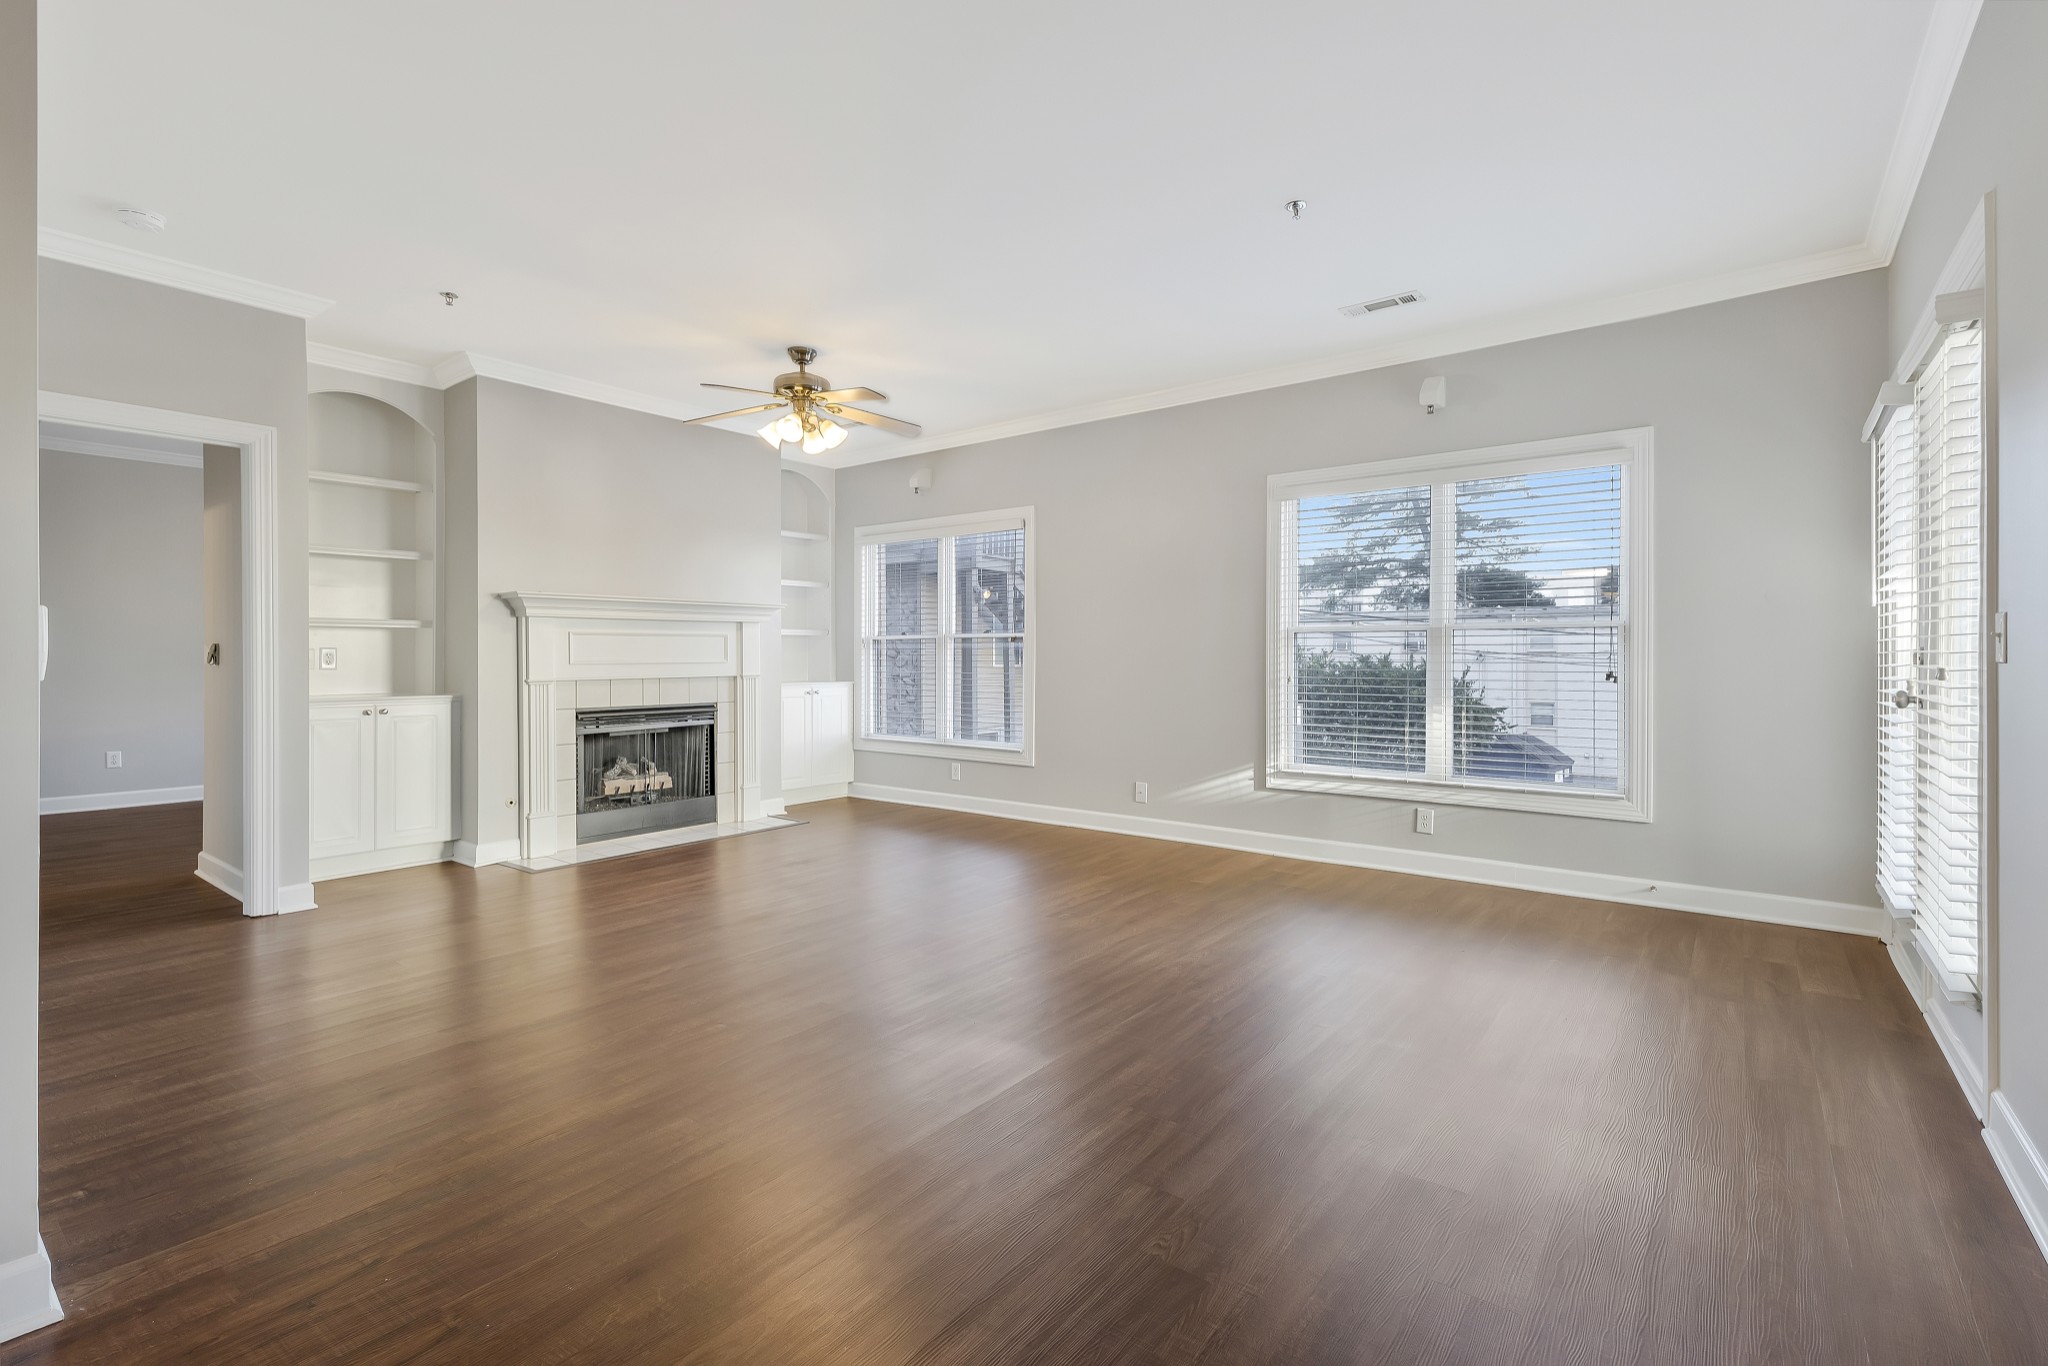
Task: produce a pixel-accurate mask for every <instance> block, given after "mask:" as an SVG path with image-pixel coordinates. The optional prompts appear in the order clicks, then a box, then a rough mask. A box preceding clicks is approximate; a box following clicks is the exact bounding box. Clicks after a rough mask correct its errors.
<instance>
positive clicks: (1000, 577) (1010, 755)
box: [855, 508, 1033, 764]
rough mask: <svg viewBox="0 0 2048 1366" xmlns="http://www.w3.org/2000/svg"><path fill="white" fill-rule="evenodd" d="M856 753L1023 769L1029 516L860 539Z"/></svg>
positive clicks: (939, 522) (915, 526) (903, 527)
mask: <svg viewBox="0 0 2048 1366" xmlns="http://www.w3.org/2000/svg"><path fill="white" fill-rule="evenodd" d="M857 534H858V540H859V545H860V635H861V643H860V704H859V709H860V725H859V732H858V736H857V738H856V740H855V745H856V747H858V748H863V749H871V750H895V751H897V752H901V753H912V754H920V753H926V754H946V755H951V756H953V757H956V758H971V759H978V760H984V761H988V762H994V763H1012V764H1028V763H1030V762H1031V754H1032V750H1031V721H1032V706H1031V701H1032V699H1031V683H1032V674H1031V663H1032V660H1031V630H1032V624H1033V621H1032V612H1031V610H1030V606H1029V604H1030V597H1031V569H1032V563H1031V562H1032V554H1031V510H1030V509H1029V508H1021V509H1012V510H1009V511H1006V512H995V513H988V514H984V515H980V516H974V517H949V518H936V519H933V520H929V521H922V522H904V523H898V524H895V525H891V526H876V527H863V528H861V529H860V530H859V532H858V533H857Z"/></svg>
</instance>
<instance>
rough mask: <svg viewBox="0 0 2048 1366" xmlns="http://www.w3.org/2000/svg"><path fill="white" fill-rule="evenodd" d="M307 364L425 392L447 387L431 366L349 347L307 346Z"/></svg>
mask: <svg viewBox="0 0 2048 1366" xmlns="http://www.w3.org/2000/svg"><path fill="white" fill-rule="evenodd" d="M306 364H308V365H324V366H326V367H327V368H328V369H330V370H345V371H347V372H348V373H349V374H352V375H368V376H369V377H370V378H372V379H390V380H397V381H398V382H399V383H400V384H417V385H419V386H420V387H421V388H423V389H445V388H446V387H447V386H446V385H444V384H437V383H435V382H434V380H435V376H434V368H433V367H432V366H430V365H415V364H413V363H412V362H411V361H404V360H392V359H390V358H389V357H388V356H373V355H371V354H370V353H369V352H367V351H350V350H348V349H347V348H346V347H340V346H328V345H327V344H325V343H324V342H314V341H309V342H307V343H306Z"/></svg>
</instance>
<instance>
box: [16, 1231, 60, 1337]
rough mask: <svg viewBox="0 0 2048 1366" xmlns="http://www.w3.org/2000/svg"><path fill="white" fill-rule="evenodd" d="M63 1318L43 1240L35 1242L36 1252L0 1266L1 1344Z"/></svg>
mask: <svg viewBox="0 0 2048 1366" xmlns="http://www.w3.org/2000/svg"><path fill="white" fill-rule="evenodd" d="M63 1317H64V1306H63V1305H61V1304H59V1303H58V1302H57V1287H56V1285H55V1283H54V1282H52V1281H51V1279H50V1254H49V1252H48V1250H47V1249H45V1248H44V1247H43V1240H42V1239H40V1238H38V1239H36V1250H35V1251H34V1252H31V1253H29V1254H28V1255H27V1256H26V1257H16V1258H15V1259H14V1260H13V1261H11V1262H6V1263H0V1342H6V1341H8V1340H9V1339H10V1338H18V1337H20V1336H21V1335H22V1334H24V1333H33V1332H35V1330H36V1329H38V1328H47V1327H49V1326H50V1325H51V1324H53V1323H55V1322H56V1321H57V1320H59V1319H61V1318H63Z"/></svg>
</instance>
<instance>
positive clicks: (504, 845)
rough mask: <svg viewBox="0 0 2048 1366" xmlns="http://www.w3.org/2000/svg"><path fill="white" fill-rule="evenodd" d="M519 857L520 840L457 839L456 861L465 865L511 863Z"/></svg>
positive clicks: (483, 866) (478, 865) (486, 865)
mask: <svg viewBox="0 0 2048 1366" xmlns="http://www.w3.org/2000/svg"><path fill="white" fill-rule="evenodd" d="M518 857H519V841H518V840H486V841H484V842H482V843H478V842H476V841H474V840H457V841H455V853H454V858H455V861H456V862H457V863H460V864H462V865H464V866H465V867H469V868H488V867H489V866H490V865H491V864H493V863H509V862H510V861H511V860H513V859H516V858H518Z"/></svg>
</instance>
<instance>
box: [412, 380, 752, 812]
mask: <svg viewBox="0 0 2048 1366" xmlns="http://www.w3.org/2000/svg"><path fill="white" fill-rule="evenodd" d="M446 406H447V425H448V448H449V459H448V464H449V468H450V478H449V485H450V489H449V511H448V526H449V542H450V546H449V549H450V558H451V561H452V560H459V559H460V558H461V551H460V549H459V546H460V545H461V542H462V539H463V537H464V536H466V535H468V536H473V537H474V539H475V542H476V547H477V553H476V557H475V558H476V578H475V581H474V583H473V584H471V585H468V586H467V588H468V592H469V594H470V596H469V601H470V602H472V603H474V604H475V607H474V619H475V621H476V639H475V646H474V650H475V663H474V677H473V679H472V678H470V677H467V676H464V677H463V678H462V683H461V686H460V688H459V689H458V690H459V691H462V692H464V693H465V694H466V695H467V697H468V698H471V699H473V705H470V706H467V707H466V708H465V710H466V711H467V712H468V713H470V714H472V715H473V716H474V718H475V726H476V729H475V732H474V736H473V738H472V737H471V736H470V735H469V733H468V721H467V719H466V720H465V723H464V728H465V764H466V766H467V765H473V767H466V768H465V773H464V779H463V788H464V792H465V793H469V792H471V791H473V792H474V793H475V810H474V820H475V824H474V825H470V824H469V823H468V822H469V820H470V818H471V814H472V813H471V811H470V810H469V805H470V803H469V799H468V798H467V797H465V799H464V807H465V811H464V820H465V825H464V831H463V838H464V839H465V840H473V841H476V842H478V843H481V844H491V843H494V842H498V841H504V840H516V839H517V838H518V817H517V810H516V807H515V806H514V805H513V802H514V801H515V799H516V797H517V795H518V780H519V752H518V713H517V710H516V703H517V691H516V683H517V654H516V644H517V641H516V633H515V631H514V623H513V617H512V614H511V612H510V611H509V610H507V608H506V606H505V604H504V603H502V602H500V601H499V600H498V598H497V596H496V595H497V594H499V593H504V592H508V591H511V590H515V589H518V590H524V591H528V592H542V593H608V594H618V595H622V596H637V597H657V598H699V599H706V600H713V601H727V602H776V601H778V600H779V598H780V587H779V583H780V579H781V553H782V551H781V534H780V526H781V522H780V517H781V510H780V509H781V504H780V490H779V487H778V484H777V480H778V478H779V475H778V471H777V464H776V461H775V460H774V458H773V457H772V456H770V455H769V454H768V452H767V450H766V448H764V447H763V446H762V445H761V443H760V442H759V441H757V440H755V439H754V438H752V437H749V436H743V435H739V434H736V433H733V432H721V431H713V430H711V429H709V428H704V427H691V426H686V425H685V424H683V423H681V422H677V421H675V420H673V419H670V418H664V417H656V416H653V415H651V414H648V413H638V412H632V411H629V410H627V409H624V408H613V407H609V406H607V405H605V404H601V403H592V402H589V401H587V400H584V399H577V398H566V397H564V396H562V395H560V394H553V393H547V392H545V391H542V390H539V389H528V388H525V387H523V386H521V385H517V384H508V383H505V382H503V381H501V380H490V379H484V380H475V381H471V382H468V383H465V384H462V385H458V386H456V387H455V388H454V389H451V390H450V391H449V392H448V395H447V399H446ZM472 410H473V413H474V417H473V419H472V416H471V413H472ZM472 424H473V425H472ZM472 430H473V433H474V435H473V436H472V435H471V432H472ZM472 469H473V476H474V477H473V480H472V483H471V489H472V491H471V492H470V493H468V494H465V493H463V492H461V491H458V490H457V489H456V488H455V485H456V483H457V481H458V480H460V479H462V478H465V477H467V476H468V475H469V474H470V473H471V472H472ZM468 497H473V498H474V500H475V511H474V520H473V523H471V524H470V525H473V528H474V530H473V531H471V530H468V529H466V528H465V529H458V524H459V523H463V522H465V520H466V519H467V518H468V516H469V513H468V509H467V508H466V506H465V505H464V500H465V498H468ZM460 584H461V573H460V571H459V570H458V569H457V568H455V567H454V566H453V565H452V564H451V567H450V570H449V581H448V603H449V609H450V610H449V615H450V616H451V617H454V616H457V615H458V614H460V613H461V611H462V606H461V604H462V598H461V596H459V586H460ZM464 629H466V627H465V628H464ZM775 629H776V623H775V622H774V621H770V622H769V623H768V624H767V627H766V628H765V630H764V632H763V634H764V636H765V637H766V639H767V640H768V642H769V650H770V651H771V652H772V651H773V650H774V649H775V647H776V646H777V645H778V644H779V641H778V639H777V637H776V636H775V634H774V633H775ZM447 648H448V660H449V668H450V675H451V680H453V679H454V678H455V677H456V676H457V675H458V674H465V670H466V668H467V666H466V665H465V664H464V663H463V662H461V661H462V659H463V652H464V648H465V647H464V646H463V645H462V644H460V643H458V641H457V633H455V632H451V634H450V636H449V638H448V644H447ZM767 669H768V671H769V672H768V673H767V674H766V675H765V677H764V687H767V688H770V689H772V688H773V686H774V683H775V679H776V678H777V677H778V675H779V666H778V664H777V659H776V656H775V655H774V654H773V653H770V654H769V657H768V660H767ZM770 701H772V699H764V706H763V711H764V713H765V714H766V715H769V716H772V715H774V714H775V708H774V707H773V706H772V705H768V703H769V702H770ZM763 738H764V747H766V743H765V742H766V741H767V739H768V735H767V733H766V732H765V731H764V737H763ZM764 759H765V761H766V763H767V764H768V765H772V764H773V762H774V754H773V752H772V750H771V752H770V753H768V754H766V755H764ZM775 776H776V775H775V773H774V771H773V769H772V767H771V768H770V771H769V772H768V773H767V774H764V787H763V794H764V795H772V794H773V793H774V792H775V791H777V790H778V789H777V788H775V787H773V786H771V785H769V784H771V783H772V781H773V779H774V777H775Z"/></svg>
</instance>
